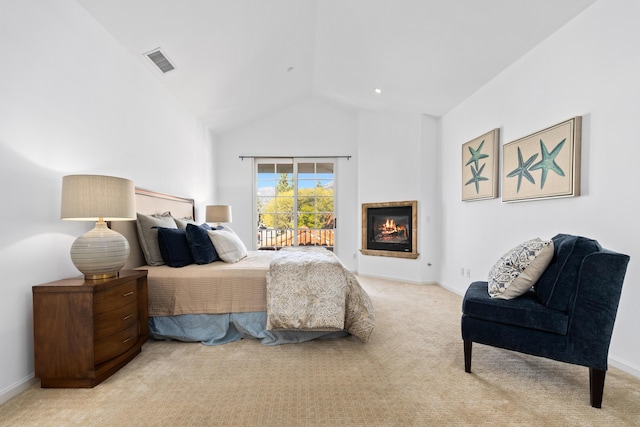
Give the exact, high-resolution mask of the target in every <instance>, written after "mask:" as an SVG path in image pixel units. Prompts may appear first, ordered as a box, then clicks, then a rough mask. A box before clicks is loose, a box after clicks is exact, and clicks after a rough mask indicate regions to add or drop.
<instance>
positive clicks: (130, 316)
mask: <svg viewBox="0 0 640 427" xmlns="http://www.w3.org/2000/svg"><path fill="white" fill-rule="evenodd" d="M133 316H134V315H133V314H129V315H127V316H124V317H123V318H122V320H127V319H131V318H132V317H133Z"/></svg>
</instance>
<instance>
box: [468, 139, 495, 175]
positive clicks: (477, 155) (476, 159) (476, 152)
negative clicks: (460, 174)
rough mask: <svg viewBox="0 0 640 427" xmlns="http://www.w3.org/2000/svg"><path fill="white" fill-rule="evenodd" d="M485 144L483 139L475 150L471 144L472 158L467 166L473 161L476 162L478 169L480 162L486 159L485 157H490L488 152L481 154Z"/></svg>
mask: <svg viewBox="0 0 640 427" xmlns="http://www.w3.org/2000/svg"><path fill="white" fill-rule="evenodd" d="M483 145H484V139H483V140H482V142H481V143H480V145H479V146H478V149H477V150H474V149H473V147H471V146H469V152H470V153H471V158H470V159H469V161H468V162H467V163H466V164H465V166H469V165H470V164H471V163H475V165H476V170H478V162H479V161H480V160H482V159H485V158H487V157H489V155H488V154H480V151H482V146H483Z"/></svg>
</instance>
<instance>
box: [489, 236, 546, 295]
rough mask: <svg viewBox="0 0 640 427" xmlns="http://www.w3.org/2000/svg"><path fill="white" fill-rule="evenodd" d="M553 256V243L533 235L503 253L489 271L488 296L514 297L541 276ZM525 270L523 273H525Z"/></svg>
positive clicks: (528, 287)
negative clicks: (533, 237)
mask: <svg viewBox="0 0 640 427" xmlns="http://www.w3.org/2000/svg"><path fill="white" fill-rule="evenodd" d="M552 258H553V242H552V241H550V240H546V241H544V240H541V239H540V238H535V239H532V240H528V241H526V242H524V243H522V244H520V245H518V246H516V247H515V248H513V249H511V250H510V251H509V252H507V253H506V254H504V255H503V256H502V257H501V258H500V259H499V260H498V262H496V264H495V265H494V266H493V268H492V269H491V271H490V272H489V286H488V290H489V295H490V296H491V297H492V298H501V299H513V298H516V297H519V296H520V295H523V294H524V293H525V292H527V291H528V290H529V289H530V288H531V286H533V284H534V283H535V282H536V281H537V280H538V279H539V278H540V276H541V275H542V273H544V271H545V270H546V268H547V267H548V266H549V264H550V263H551V259H552ZM525 272H526V273H525Z"/></svg>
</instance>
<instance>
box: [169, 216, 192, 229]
mask: <svg viewBox="0 0 640 427" xmlns="http://www.w3.org/2000/svg"><path fill="white" fill-rule="evenodd" d="M173 220H174V221H175V222H176V225H177V226H178V228H182V229H185V228H187V224H193V225H196V222H195V221H194V220H193V218H191V217H188V218H173Z"/></svg>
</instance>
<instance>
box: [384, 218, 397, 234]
mask: <svg viewBox="0 0 640 427" xmlns="http://www.w3.org/2000/svg"><path fill="white" fill-rule="evenodd" d="M384 228H385V230H392V231H395V230H396V222H395V221H394V220H393V219H388V218H387V221H386V222H385V223H384Z"/></svg>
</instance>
